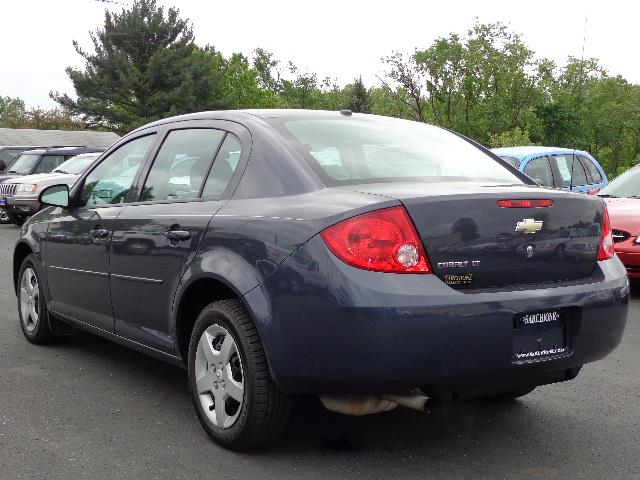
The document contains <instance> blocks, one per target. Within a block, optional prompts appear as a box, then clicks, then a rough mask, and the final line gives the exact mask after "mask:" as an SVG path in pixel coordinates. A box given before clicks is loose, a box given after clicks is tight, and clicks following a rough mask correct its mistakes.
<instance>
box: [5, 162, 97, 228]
mask: <svg viewBox="0 0 640 480" xmlns="http://www.w3.org/2000/svg"><path fill="white" fill-rule="evenodd" d="M99 156H100V152H95V153H82V154H80V155H76V156H75V157H71V158H70V159H69V160H67V161H66V162H64V163H62V164H61V165H60V166H59V167H58V168H56V169H55V170H53V172H51V173H38V174H35V175H25V176H22V177H16V178H12V179H10V180H6V181H5V182H2V183H0V221H2V220H4V222H3V223H14V224H16V225H22V224H23V223H24V221H25V220H26V219H27V218H28V217H30V216H31V215H33V214H34V213H36V212H37V211H38V210H40V208H41V205H40V201H39V200H38V198H39V196H40V193H41V192H42V190H43V189H44V188H46V187H48V186H50V185H59V184H67V185H68V186H69V187H71V186H72V185H73V184H74V183H75V181H76V180H77V179H78V176H79V175H80V174H82V173H83V172H84V171H85V170H86V169H87V168H89V166H90V165H91V164H93V162H94V161H95V160H96V159H97V158H98V157H99ZM9 182H11V183H9Z"/></svg>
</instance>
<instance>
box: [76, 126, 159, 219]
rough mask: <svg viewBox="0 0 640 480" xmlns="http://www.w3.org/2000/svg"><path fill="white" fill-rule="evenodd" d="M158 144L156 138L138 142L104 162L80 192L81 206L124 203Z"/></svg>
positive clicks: (141, 138) (137, 139) (121, 149)
mask: <svg viewBox="0 0 640 480" xmlns="http://www.w3.org/2000/svg"><path fill="white" fill-rule="evenodd" d="M154 141H155V134H151V135H147V136H145V137H139V138H136V139H135V140H131V141H130V142H128V143H125V144H124V145H122V146H121V147H120V148H118V149H117V150H115V151H114V152H112V153H111V154H110V155H109V156H108V157H106V158H105V159H104V160H103V161H102V162H100V165H98V166H97V167H96V168H94V169H93V170H92V171H91V173H89V175H87V178H86V179H85V182H84V186H83V187H82V192H80V201H79V204H80V206H83V207H93V206H98V205H115V204H118V203H124V201H125V200H126V198H127V195H128V194H129V190H130V189H131V185H132V184H133V180H134V179H135V177H136V176H137V175H138V172H139V171H140V169H141V167H142V161H143V160H144V157H145V156H146V154H147V152H148V151H149V149H150V148H151V146H152V145H153V142H154Z"/></svg>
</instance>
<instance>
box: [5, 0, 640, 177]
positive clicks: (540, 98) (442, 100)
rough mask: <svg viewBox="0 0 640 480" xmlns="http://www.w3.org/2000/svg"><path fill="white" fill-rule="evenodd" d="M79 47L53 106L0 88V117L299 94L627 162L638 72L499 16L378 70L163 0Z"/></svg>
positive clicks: (121, 112)
mask: <svg viewBox="0 0 640 480" xmlns="http://www.w3.org/2000/svg"><path fill="white" fill-rule="evenodd" d="M90 37H91V41H92V45H93V49H92V50H91V51H87V50H85V49H83V48H82V47H80V45H79V43H78V42H77V41H74V42H73V46H74V48H75V50H76V52H77V53H78V54H79V55H80V56H81V57H82V59H83V62H84V65H83V66H82V67H81V68H74V67H68V68H67V69H66V72H67V74H68V76H69V78H70V79H71V81H72V83H73V86H74V89H75V96H74V97H72V96H70V95H68V94H66V93H59V92H51V93H50V96H51V98H52V99H54V100H55V102H56V103H57V104H58V105H59V108H56V109H53V110H42V109H30V110H29V109H26V108H25V106H24V102H22V101H21V100H20V99H15V98H9V97H2V96H0V126H14V127H25V126H31V127H33V128H68V129H79V128H92V129H104V130H112V131H116V132H118V133H125V132H127V131H130V130H131V129H133V128H136V127H138V126H140V125H143V124H145V123H148V122H150V121H153V120H157V119H160V118H164V117H167V116H171V115H178V114H181V113H188V112H194V111H204V110H212V109H238V108H308V109H327V110H340V109H350V110H352V111H355V112H364V113H373V114H380V115H390V116H394V117H401V118H407V119H412V120H416V121H421V122H428V123H433V124H436V125H441V126H443V127H446V128H449V129H452V130H455V131H457V132H460V133H462V134H464V135H466V136H468V137H471V138H473V139H474V140H477V141H478V142H480V143H482V144H484V145H487V146H489V147H497V146H513V145H537V144H539V145H553V146H561V147H569V148H574V147H575V148H578V149H582V150H587V151H589V152H590V153H592V154H593V155H594V156H595V157H596V158H598V159H599V160H600V162H601V163H602V165H603V167H604V168H605V170H606V172H607V174H608V175H610V176H615V175H617V174H619V173H621V172H622V171H624V170H626V169H627V168H629V167H630V166H632V165H635V164H637V163H639V162H640V86H639V85H635V84H632V83H629V82H628V81H627V80H625V79H624V78H622V77H621V76H619V75H611V74H609V73H608V72H607V71H606V70H605V69H604V68H603V66H602V65H600V64H599V63H598V60H597V59H593V58H588V59H585V60H581V59H578V58H574V57H569V58H568V60H567V61H566V63H565V64H564V65H557V64H556V63H554V62H553V61H551V60H549V59H546V58H539V57H537V56H536V54H535V52H533V50H531V49H530V48H529V47H528V46H527V45H526V43H525V42H524V40H523V39H522V37H521V36H520V35H519V34H517V33H515V32H513V31H511V30H510V29H509V28H508V26H506V25H504V24H502V23H499V22H497V23H489V24H483V23H479V22H478V21H476V22H475V23H474V24H473V25H472V26H471V28H470V29H469V30H468V31H467V32H464V33H451V34H449V35H448V36H445V37H441V38H438V39H436V40H435V41H434V42H433V43H432V44H431V45H429V46H428V47H427V48H424V49H419V48H417V49H416V50H415V51H414V52H411V53H403V52H398V51H396V52H391V53H389V54H388V55H386V56H385V57H383V58H381V62H382V70H383V71H384V74H383V75H381V76H380V78H379V82H378V83H379V84H377V85H375V86H366V85H365V84H364V83H363V81H362V79H361V78H356V79H354V80H353V81H352V82H351V83H349V84H348V85H345V86H339V85H338V83H337V81H336V80H335V79H332V78H319V77H318V75H317V74H315V73H313V72H310V71H309V70H306V69H304V68H301V67H299V66H297V65H296V64H294V63H292V62H291V61H288V62H285V61H282V60H280V59H278V58H276V57H275V56H274V54H273V53H271V52H268V51H266V50H264V49H262V48H256V49H255V50H254V52H253V54H252V55H251V57H247V56H245V55H243V54H241V53H233V54H231V55H230V56H225V55H223V54H222V53H221V52H220V51H218V50H216V49H215V47H213V46H211V45H207V46H200V45H198V44H197V43H196V42H195V38H194V34H193V30H192V25H191V23H190V22H189V21H188V20H187V19H184V18H181V17H180V14H179V11H178V10H177V9H176V8H167V9H164V8H163V7H158V6H157V5H156V3H155V0H136V1H135V2H134V4H133V6H131V7H130V8H128V9H123V10H121V11H120V12H119V13H111V12H109V11H106V12H105V21H104V25H103V26H101V27H100V28H98V29H97V30H95V31H93V32H90Z"/></svg>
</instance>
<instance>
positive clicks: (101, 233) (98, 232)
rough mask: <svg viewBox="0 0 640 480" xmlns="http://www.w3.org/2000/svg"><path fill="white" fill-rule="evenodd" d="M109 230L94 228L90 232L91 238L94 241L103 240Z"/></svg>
mask: <svg viewBox="0 0 640 480" xmlns="http://www.w3.org/2000/svg"><path fill="white" fill-rule="evenodd" d="M109 233H110V232H109V230H107V229H104V228H100V226H99V225H98V226H96V228H94V229H93V230H91V236H92V237H93V238H95V239H96V240H104V239H105V238H107V237H108V236H109Z"/></svg>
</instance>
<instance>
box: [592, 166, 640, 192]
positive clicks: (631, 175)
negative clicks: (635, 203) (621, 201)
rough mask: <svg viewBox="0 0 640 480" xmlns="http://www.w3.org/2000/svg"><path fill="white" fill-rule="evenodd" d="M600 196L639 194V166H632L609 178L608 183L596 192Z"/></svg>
mask: <svg viewBox="0 0 640 480" xmlns="http://www.w3.org/2000/svg"><path fill="white" fill-rule="evenodd" d="M598 195H600V196H601V197H638V196H640V168H632V169H631V170H627V171H626V172H624V173H623V174H622V175H620V176H618V177H616V178H614V179H613V180H611V182H610V183H609V185H607V186H606V187H604V188H603V189H602V190H600V193H598Z"/></svg>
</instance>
